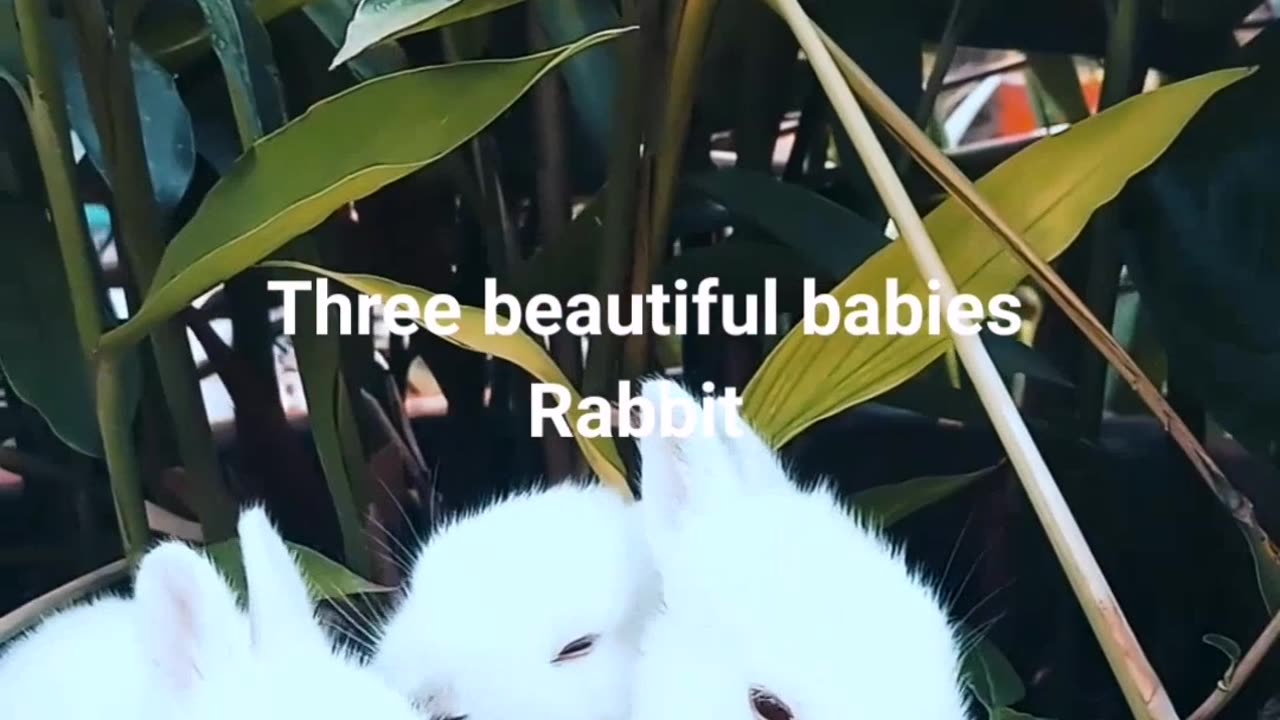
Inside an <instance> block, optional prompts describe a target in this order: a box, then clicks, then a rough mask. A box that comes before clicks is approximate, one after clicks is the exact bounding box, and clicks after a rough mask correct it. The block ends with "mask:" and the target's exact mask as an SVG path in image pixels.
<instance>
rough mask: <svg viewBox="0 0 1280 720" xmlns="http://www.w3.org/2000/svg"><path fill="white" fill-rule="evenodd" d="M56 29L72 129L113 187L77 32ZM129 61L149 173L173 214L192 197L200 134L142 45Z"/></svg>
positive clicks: (60, 24)
mask: <svg viewBox="0 0 1280 720" xmlns="http://www.w3.org/2000/svg"><path fill="white" fill-rule="evenodd" d="M50 29H51V30H52V35H53V39H54V45H55V47H56V51H57V54H58V58H59V60H60V61H61V71H62V83H63V86H64V87H65V88H66V94H67V113H68V116H69V117H70V120H71V129H72V130H74V131H75V133H76V135H78V136H79V137H80V141H81V143H83V145H84V150H85V155H87V156H88V158H89V161H90V162H92V163H93V166H94V167H95V168H96V169H97V170H98V173H99V174H100V175H101V176H102V177H103V178H104V180H105V181H106V182H107V183H108V184H110V183H111V176H110V173H109V172H107V158H106V155H105V151H104V149H103V147H102V140H101V138H100V137H99V135H98V130H97V127H96V126H95V124H94V120H93V113H92V111H91V110H90V108H89V98H88V95H87V94H86V92H85V86H84V83H85V79H84V76H83V74H82V73H81V68H80V51H79V49H78V48H77V45H76V39H75V35H74V31H73V29H72V28H71V26H70V25H68V24H67V23H66V22H65V21H53V22H51V23H50ZM129 62H130V67H131V68H132V70H133V82H134V88H135V90H136V92H137V96H138V97H137V100H138V117H139V119H140V120H141V122H142V144H143V148H144V149H145V151H146V155H147V169H148V170H149V171H150V173H151V179H152V183H153V184H154V186H155V194H156V201H157V202H158V203H159V205H160V207H161V209H162V210H164V211H165V212H169V211H172V210H173V208H175V207H177V205H178V203H179V202H181V200H182V197H183V196H184V195H186V193H187V187H188V186H189V185H190V184H191V177H192V175H193V174H194V173H195V167H196V141H195V131H194V130H193V129H192V126H191V116H190V114H188V112H187V108H186V106H185V105H184V104H183V102H182V98H181V96H179V95H178V87H177V85H176V84H175V82H174V78H173V76H172V75H171V74H169V72H168V71H166V70H165V69H164V68H162V67H160V65H158V64H157V63H156V62H155V60H153V59H152V58H151V57H150V56H148V55H147V53H146V52H144V51H143V50H142V49H141V48H139V47H138V45H137V44H133V45H131V46H130V47H129Z"/></svg>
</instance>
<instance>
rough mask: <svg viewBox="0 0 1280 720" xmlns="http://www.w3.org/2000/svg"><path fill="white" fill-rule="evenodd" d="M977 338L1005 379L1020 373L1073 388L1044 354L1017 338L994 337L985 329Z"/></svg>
mask: <svg viewBox="0 0 1280 720" xmlns="http://www.w3.org/2000/svg"><path fill="white" fill-rule="evenodd" d="M978 336H979V337H981V338H982V344H983V345H986V346H987V352H988V353H990V354H991V361H992V362H994V363H995V364H996V370H999V371H1000V374H1001V375H1002V376H1004V377H1005V378H1010V377H1012V376H1013V375H1014V373H1022V374H1023V375H1026V376H1027V377H1031V378H1035V379H1037V380H1044V381H1045V382H1049V383H1053V384H1054V385H1059V386H1061V387H1065V388H1071V387H1075V386H1074V384H1072V382H1071V381H1070V380H1068V379H1067V376H1066V375H1063V374H1062V371H1061V370H1059V369H1058V368H1057V367H1055V366H1054V365H1053V363H1051V362H1050V361H1049V358H1047V357H1045V356H1044V353H1042V352H1040V351H1038V350H1036V349H1035V348H1032V347H1029V346H1027V345H1024V344H1022V343H1021V342H1019V341H1018V339H1017V338H1012V337H1007V336H1004V335H994V334H992V333H990V332H987V331H986V329H983V330H982V332H980V333H978Z"/></svg>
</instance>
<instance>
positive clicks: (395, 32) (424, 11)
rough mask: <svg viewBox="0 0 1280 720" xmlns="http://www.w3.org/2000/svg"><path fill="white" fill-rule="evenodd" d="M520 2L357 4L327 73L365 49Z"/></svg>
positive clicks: (378, 0) (382, 0) (369, 0)
mask: <svg viewBox="0 0 1280 720" xmlns="http://www.w3.org/2000/svg"><path fill="white" fill-rule="evenodd" d="M519 2H523V0H361V2H360V4H359V5H358V6H356V12H355V15H354V16H353V17H352V18H351V22H349V23H347V35H346V38H345V39H344V40H343V41H342V47H340V48H338V54H337V55H335V56H334V58H333V62H332V63H331V64H330V65H329V69H330V70H332V69H333V68H336V67H338V66H339V65H341V64H342V63H344V62H346V61H348V60H350V59H351V58H353V57H355V56H356V55H359V54H360V53H362V52H364V51H365V50H366V49H367V48H369V47H372V46H373V45H377V44H378V43H380V42H386V41H388V40H393V39H395V38H398V37H404V36H405V35H410V34H413V33H420V32H426V31H428V30H433V29H435V28H438V27H444V26H445V25H450V24H452V23H456V22H460V21H462V20H469V19H471V18H473V17H478V16H480V15H484V14H486V13H491V12H495V11H498V10H501V9H502V8H505V7H508V6H510V5H515V4H516V3H519Z"/></svg>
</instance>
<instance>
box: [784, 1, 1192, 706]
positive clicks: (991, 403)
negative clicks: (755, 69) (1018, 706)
mask: <svg viewBox="0 0 1280 720" xmlns="http://www.w3.org/2000/svg"><path fill="white" fill-rule="evenodd" d="M771 4H772V5H773V7H774V8H775V9H776V10H777V11H778V13H779V14H780V15H781V16H782V17H783V19H784V20H786V22H787V25H788V26H790V27H791V31H792V32H793V33H795V36H796V39H797V40H798V41H799V43H800V47H801V48H802V49H803V50H804V52H805V54H806V55H807V56H808V58H809V62H810V63H811V64H812V66H813V70H814V72H815V73H816V74H817V76H818V80H819V82H820V83H821V84H822V87H823V89H824V90H825V91H826V93H827V96H828V97H829V98H831V104H832V107H833V108H834V109H835V111H836V114H837V116H838V117H839V118H840V121H841V124H842V125H843V126H844V128H845V131H846V132H848V133H849V136H850V139H851V140H852V141H853V144H854V147H855V148H856V149H857V151H858V154H859V156H860V157H861V158H862V161H863V163H865V164H866V166H867V169H868V171H869V174H870V176H871V179H872V182H873V183H874V184H875V187H876V190H877V192H878V193H879V195H880V196H881V198H882V199H883V200H884V202H885V205H886V207H887V208H888V209H889V211H890V215H891V216H892V217H893V220H894V222H895V223H896V224H897V226H898V230H899V233H900V235H901V237H902V241H903V242H905V243H906V245H907V248H908V250H909V251H910V253H911V255H912V257H913V258H914V259H915V262H916V265H917V266H918V267H919V269H920V271H921V274H922V275H923V276H925V277H929V278H933V279H936V280H937V281H938V282H939V284H940V285H941V288H940V291H939V295H940V297H941V299H942V302H943V303H944V305H946V306H949V304H950V303H951V302H953V301H954V299H955V297H956V295H957V292H958V291H957V290H956V286H955V282H954V281H953V280H952V279H951V275H950V273H949V272H948V271H947V268H946V266H945V265H944V264H943V262H942V258H941V257H940V256H939V255H938V251H937V249H936V248H935V247H934V245H933V241H932V240H931V239H930V238H929V234H928V231H927V230H926V229H925V226H924V221H923V220H922V219H921V218H920V215H919V213H918V212H916V209H915V208H914V207H913V206H912V204H911V199H910V197H909V196H908V195H907V191H906V188H904V187H903V185H902V181H901V180H900V179H899V178H898V176H897V175H896V174H895V173H894V171H893V165H892V163H891V161H890V160H889V157H888V155H887V154H886V153H885V150H884V148H883V147H882V146H881V145H880V142H879V141H878V140H877V139H876V137H875V134H874V132H872V129H871V123H870V121H869V120H868V119H867V117H866V115H865V114H863V111H862V108H861V107H860V106H859V105H858V102H857V100H856V99H855V98H854V95H853V92H852V91H851V90H850V88H849V86H848V85H847V84H846V83H845V81H844V78H843V76H842V75H841V73H840V70H839V68H837V66H836V63H835V61H834V60H833V59H832V56H831V53H830V51H829V50H828V49H827V47H826V46H825V45H824V43H823V40H822V38H821V37H820V36H819V34H818V31H817V30H815V27H814V25H813V22H812V21H811V20H810V19H809V18H808V16H807V15H806V14H805V12H804V10H803V9H802V8H801V7H800V4H799V0H771ZM952 336H953V341H954V342H955V346H956V350H957V351H958V352H959V355H960V360H961V362H962V363H963V364H964V367H965V370H966V371H968V374H969V377H970V379H971V380H972V381H973V384H974V387H975V389H976V390H977V391H978V395H979V398H980V399H981V400H982V405H983V407H984V408H985V409H986V411H987V414H988V416H989V417H990V419H991V422H992V424H993V425H994V426H995V429H996V433H997V435H998V436H999V438H1000V440H1001V443H1002V444H1003V445H1004V447H1005V449H1006V450H1007V451H1008V453H1009V458H1010V460H1011V461H1012V463H1013V466H1014V469H1015V470H1016V471H1017V473H1018V477H1019V478H1020V479H1021V480H1022V484H1023V487H1024V489H1025V490H1026V492H1027V496H1028V497H1029V499H1030V500H1031V504H1032V507H1033V508H1034V509H1035V511H1036V515H1037V516H1038V517H1039V519H1040V522H1041V524H1042V525H1043V526H1044V529H1045V532H1046V534H1047V535H1048V537H1049V541H1050V543H1051V545H1052V546H1053V549H1054V551H1055V553H1056V554H1057V556H1058V559H1059V562H1061V563H1062V566H1063V569H1064V570H1065V571H1066V574H1067V578H1068V580H1069V581H1070V583H1071V586H1072V589H1073V590H1074V591H1075V593H1076V597H1077V599H1078V600H1079V602H1080V605H1081V607H1082V609H1083V610H1084V612H1085V616H1086V617H1087V618H1088V619H1089V623H1090V625H1091V626H1092V627H1093V631H1094V634H1095V635H1096V636H1097V638H1098V641H1099V642H1100V643H1101V644H1102V648H1103V652H1104V654H1105V655H1106V657H1107V660H1108V662H1109V663H1110V665H1111V668H1112V671H1113V672H1114V673H1115V675H1116V680H1117V681H1118V682H1119V684H1120V687H1121V689H1122V690H1123V692H1124V695H1125V699H1126V701H1127V702H1128V704H1129V708H1130V710H1131V711H1132V712H1133V713H1134V716H1135V717H1136V718H1139V719H1140V720H1146V719H1148V718H1152V719H1158V720H1177V717H1178V716H1177V713H1176V712H1175V711H1174V708H1173V704H1172V703H1171V702H1170V701H1169V697H1168V695H1167V694H1166V693H1165V690H1164V688H1163V686H1162V685H1161V684H1160V680H1159V678H1158V677H1157V676H1156V674H1155V671H1154V670H1153V669H1152V668H1151V666H1150V664H1149V663H1148V662H1147V660H1146V658H1145V656H1144V655H1143V654H1142V651H1141V649H1140V646H1139V645H1138V641H1137V638H1136V637H1134V635H1133V631H1132V630H1131V629H1130V627H1129V624H1128V622H1127V621H1126V620H1125V617H1124V614H1123V613H1122V612H1121V610H1120V607H1119V605H1118V604H1117V603H1116V600H1115V597H1114V596H1113V594H1112V592H1111V589H1110V588H1109V587H1108V585H1107V581H1106V578H1105V577H1104V576H1103V574H1102V570H1101V568H1099V567H1098V564H1097V560H1096V559H1095V558H1094V557H1093V553H1092V552H1091V551H1090V549H1089V546H1088V544H1087V543H1086V542H1085V539H1084V535H1083V534H1082V533H1081V532H1080V528H1079V526H1078V525H1077V524H1076V522H1075V518H1074V517H1072V515H1071V512H1070V510H1069V508H1068V507H1067V504H1066V500H1065V499H1063V497H1062V493H1061V491H1060V490H1059V489H1058V487H1057V485H1056V483H1055V482H1054V480H1053V476H1052V474H1051V473H1050V472H1049V468H1048V466H1047V465H1046V464H1045V462H1044V458H1042V457H1041V456H1040V452H1039V450H1038V449H1037V448H1036V445H1035V442H1034V441H1033V440H1032V439H1031V434H1030V432H1029V431H1028V430H1027V426H1026V424H1025V423H1024V422H1023V420H1022V416H1021V415H1020V414H1019V413H1018V409H1017V407H1016V406H1015V405H1014V403H1013V398H1012V397H1010V395H1009V391H1008V389H1007V388H1006V387H1005V385H1004V382H1003V380H1002V379H1001V378H1000V375H999V373H997V372H996V368H995V364H994V363H993V362H992V361H991V356H990V355H988V354H987V351H986V348H985V347H983V345H982V341H981V340H980V339H979V338H978V337H977V336H970V335H962V334H959V333H954V332H953V333H952Z"/></svg>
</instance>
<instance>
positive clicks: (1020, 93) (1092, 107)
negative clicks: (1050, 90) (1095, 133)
mask: <svg viewBox="0 0 1280 720" xmlns="http://www.w3.org/2000/svg"><path fill="white" fill-rule="evenodd" d="M1080 86H1081V89H1082V90H1083V91H1084V101H1085V104H1086V105H1087V106H1088V108H1089V112H1097V111H1098V93H1099V90H1100V89H1101V83H1100V82H1099V80H1098V78H1096V77H1090V78H1087V79H1084V80H1082V81H1081V83H1080ZM991 102H992V104H993V106H994V107H993V108H992V110H993V114H994V115H995V116H996V118H997V120H996V127H998V128H999V133H1000V137H1008V136H1013V135H1026V134H1027V133H1031V132H1034V131H1036V130H1038V129H1039V128H1040V123H1039V122H1038V121H1037V120H1036V113H1035V110H1033V109H1032V107H1031V96H1030V94H1029V93H1028V92H1027V84H1026V82H1025V81H1024V80H1023V78H1022V75H1021V74H1020V73H1019V74H1016V75H1014V74H1011V75H1009V76H1006V78H1005V80H1004V82H1003V83H1001V85H1000V89H998V90H996V93H995V96H994V97H992V98H991Z"/></svg>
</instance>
